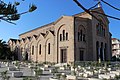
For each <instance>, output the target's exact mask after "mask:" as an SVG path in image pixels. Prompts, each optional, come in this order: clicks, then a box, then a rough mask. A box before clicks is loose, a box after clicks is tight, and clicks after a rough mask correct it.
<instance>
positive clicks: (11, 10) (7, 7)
mask: <svg viewBox="0 0 120 80" xmlns="http://www.w3.org/2000/svg"><path fill="white" fill-rule="evenodd" d="M22 1H24V0H22ZM18 5H20V2H16V1H15V2H14V3H11V2H9V3H5V2H4V1H1V0H0V20H4V21H7V22H9V23H13V22H12V21H16V20H19V19H20V16H21V15H22V14H25V13H28V12H33V11H35V10H36V9H37V7H36V6H35V5H34V4H31V5H29V9H28V10H27V11H25V12H22V13H18V9H17V7H18ZM13 24H14V23H13Z"/></svg>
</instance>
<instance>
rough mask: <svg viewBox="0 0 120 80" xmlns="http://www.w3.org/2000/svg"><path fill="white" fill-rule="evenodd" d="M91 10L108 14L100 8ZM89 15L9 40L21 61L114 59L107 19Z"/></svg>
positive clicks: (64, 19)
mask: <svg viewBox="0 0 120 80" xmlns="http://www.w3.org/2000/svg"><path fill="white" fill-rule="evenodd" d="M92 11H98V12H100V13H102V14H105V13H104V11H103V9H102V8H101V7H99V8H95V9H93V10H92ZM92 14H93V15H95V16H96V17H97V18H98V19H99V21H97V20H96V19H95V18H94V17H92V16H91V15H89V14H88V13H86V12H82V13H79V14H75V15H73V16H62V17H61V18H59V19H58V20H56V21H55V22H52V23H50V24H47V25H44V26H41V27H38V28H36V29H33V30H31V31H28V32H25V33H22V34H20V35H19V37H20V38H19V39H16V40H15V39H10V40H9V41H8V44H9V46H10V47H11V50H16V52H17V54H18V55H19V60H31V61H37V62H56V63H66V62H67V63H69V62H74V61H98V60H101V61H106V60H111V56H112V49H111V34H110V32H109V21H108V19H107V17H106V16H104V15H101V14H96V13H92Z"/></svg>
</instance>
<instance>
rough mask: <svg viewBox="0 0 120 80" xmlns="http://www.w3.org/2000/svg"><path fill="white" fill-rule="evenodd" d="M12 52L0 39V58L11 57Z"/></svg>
mask: <svg viewBox="0 0 120 80" xmlns="http://www.w3.org/2000/svg"><path fill="white" fill-rule="evenodd" d="M11 57H12V52H11V51H10V48H9V47H8V45H7V43H6V42H5V41H2V40H0V59H1V60H5V59H11Z"/></svg>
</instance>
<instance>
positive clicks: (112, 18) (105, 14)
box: [90, 11, 120, 20]
mask: <svg viewBox="0 0 120 80" xmlns="http://www.w3.org/2000/svg"><path fill="white" fill-rule="evenodd" d="M90 12H94V13H98V14H101V15H103V16H107V17H109V18H112V19H116V20H120V18H117V17H113V16H110V15H107V14H104V13H101V12H98V11H90Z"/></svg>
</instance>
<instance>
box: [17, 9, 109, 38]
mask: <svg viewBox="0 0 120 80" xmlns="http://www.w3.org/2000/svg"><path fill="white" fill-rule="evenodd" d="M98 9H101V10H102V8H101V7H97V8H94V9H92V10H91V11H94V10H98ZM102 11H103V10H102ZM103 12H104V11H103ZM84 14H88V13H86V12H81V13H78V14H74V15H72V16H71V17H77V16H78V15H79V16H80V15H84ZM63 17H64V16H61V17H60V18H59V19H57V20H56V21H54V22H51V23H49V24H46V25H43V26H40V27H38V28H35V29H32V30H30V31H27V32H25V33H22V34H20V35H19V36H21V35H23V34H26V33H29V32H32V31H34V30H37V29H40V28H43V27H47V26H49V25H54V24H56V22H58V21H59V20H61V19H62V18H63ZM108 22H109V21H108Z"/></svg>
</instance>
